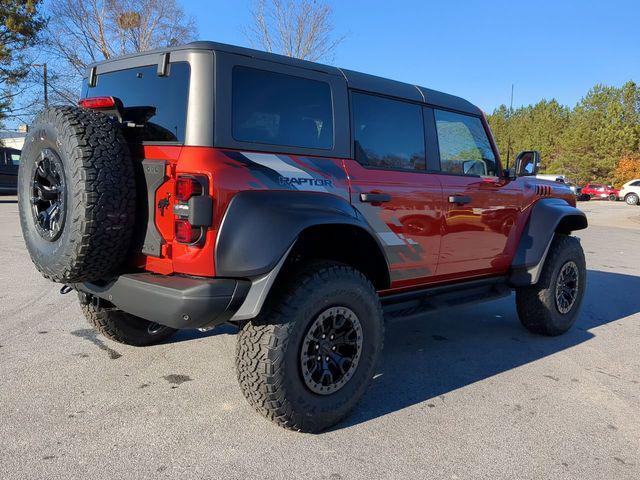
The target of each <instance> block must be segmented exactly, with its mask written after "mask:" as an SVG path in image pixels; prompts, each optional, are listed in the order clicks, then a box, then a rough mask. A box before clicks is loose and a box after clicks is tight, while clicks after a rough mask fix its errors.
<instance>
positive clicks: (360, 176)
mask: <svg viewBox="0 0 640 480" xmlns="http://www.w3.org/2000/svg"><path fill="white" fill-rule="evenodd" d="M351 112H352V133H353V138H354V145H355V159H356V160H355V161H353V160H347V161H345V167H346V170H347V174H348V176H349V180H350V185H351V189H350V195H351V202H352V204H353V206H354V207H355V208H356V209H357V210H358V211H359V212H360V213H362V215H363V216H364V217H365V218H366V220H367V221H368V223H369V224H370V225H371V226H372V228H373V229H374V230H375V232H376V234H377V236H378V239H379V241H380V243H381V245H382V246H383V248H384V250H385V254H386V256H387V260H388V261H389V264H390V271H391V286H392V288H395V287H402V286H405V285H413V284H416V283H422V282H426V281H428V280H429V278H430V277H432V276H433V275H435V272H436V268H437V264H438V254H439V250H440V224H441V221H442V189H441V187H440V181H439V180H438V175H433V174H429V173H427V172H426V170H427V159H426V153H425V129H424V118H423V113H422V107H421V106H420V105H418V104H414V103H410V102H405V101H399V100H394V99H389V98H386V97H381V96H376V95H370V94H364V93H355V92H354V93H352V95H351Z"/></svg>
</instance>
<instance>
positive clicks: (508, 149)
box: [507, 83, 513, 170]
mask: <svg viewBox="0 0 640 480" xmlns="http://www.w3.org/2000/svg"><path fill="white" fill-rule="evenodd" d="M511 114H513V83H512V84H511V103H509V117H508V118H507V128H508V129H509V134H508V137H507V170H508V169H509V157H510V156H511Z"/></svg>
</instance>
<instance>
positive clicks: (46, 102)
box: [42, 62, 513, 108]
mask: <svg viewBox="0 0 640 480" xmlns="http://www.w3.org/2000/svg"><path fill="white" fill-rule="evenodd" d="M42 70H43V72H42V76H43V80H44V108H47V107H48V106H49V83H48V82H47V62H45V63H43V64H42ZM511 88H512V90H511V103H512V104H513V86H512V87H511Z"/></svg>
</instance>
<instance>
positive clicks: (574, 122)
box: [488, 81, 640, 183]
mask: <svg viewBox="0 0 640 480" xmlns="http://www.w3.org/2000/svg"><path fill="white" fill-rule="evenodd" d="M488 121H489V124H490V125H491V128H492V130H493V133H494V136H495V137H496V142H497V144H498V149H499V150H500V153H501V156H502V158H503V160H504V159H506V157H507V150H509V151H510V157H511V159H513V158H514V156H515V155H516V154H517V153H518V152H519V151H521V150H531V149H533V150H539V151H540V152H541V154H542V167H543V171H544V172H548V173H558V174H564V175H566V176H567V177H569V178H570V179H571V180H574V181H576V182H578V183H584V182H587V181H592V180H593V181H599V182H606V183H611V182H612V181H613V179H614V177H616V173H615V168H616V165H618V163H619V162H620V159H622V158H626V157H628V156H629V155H632V156H633V155H636V157H637V155H638V153H640V88H639V87H638V85H636V84H635V83H634V82H632V81H629V82H627V83H625V84H624V85H622V86H621V87H619V88H618V87H610V86H605V85H596V86H595V87H593V88H592V89H591V90H589V92H588V93H587V94H586V95H585V97H584V98H582V99H581V100H580V102H578V104H577V105H576V106H575V107H574V108H573V109H570V108H568V107H565V106H563V105H560V104H559V103H558V102H557V101H556V100H550V101H547V100H542V101H540V102H538V103H536V104H535V105H529V106H524V107H520V108H517V109H515V110H514V111H513V112H511V114H510V113H509V110H508V109H507V107H506V106H504V105H501V106H500V107H498V108H497V109H496V110H494V112H493V113H492V114H491V115H489V116H488ZM509 146H510V148H509ZM634 158H635V157H634ZM616 178H617V177H616Z"/></svg>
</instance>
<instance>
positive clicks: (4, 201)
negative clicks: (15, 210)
mask: <svg viewBox="0 0 640 480" xmlns="http://www.w3.org/2000/svg"><path fill="white" fill-rule="evenodd" d="M0 203H18V200H15V199H14V200H7V199H5V198H0Z"/></svg>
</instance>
